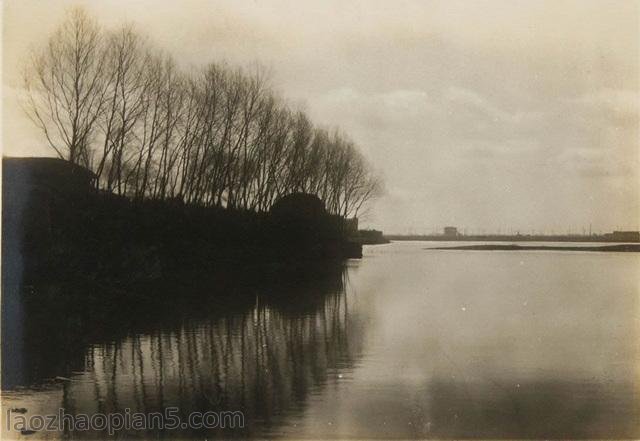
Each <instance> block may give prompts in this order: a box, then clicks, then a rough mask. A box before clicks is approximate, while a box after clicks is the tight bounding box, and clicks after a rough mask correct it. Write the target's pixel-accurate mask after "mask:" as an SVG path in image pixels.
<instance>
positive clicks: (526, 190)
mask: <svg viewBox="0 0 640 441" xmlns="http://www.w3.org/2000/svg"><path fill="white" fill-rule="evenodd" d="M73 5H84V6H86V8H87V10H88V11H89V12H90V13H91V14H93V15H94V16H95V17H96V18H98V19H99V21H100V22H101V23H102V24H103V25H104V26H105V27H107V28H109V27H115V26H117V25H118V24H121V23H123V22H133V23H135V24H137V26H138V28H139V29H140V30H142V31H143V32H144V33H146V34H147V35H148V36H149V38H150V39H151V40H153V41H155V42H156V43H157V44H158V45H159V46H161V47H163V48H165V49H167V50H168V51H170V52H171V53H172V54H173V55H174V56H175V57H176V58H177V59H178V60H179V61H180V62H181V63H182V64H184V65H185V66H189V65H200V64H204V63H207V62H209V61H220V60H226V61H228V62H229V63H232V64H240V65H248V64H251V63H254V62H259V63H260V64H262V65H264V66H267V67H268V68H269V70H270V71H271V77H272V83H273V85H274V87H275V88H276V89H277V90H279V91H280V92H281V93H282V94H283V95H284V96H286V97H287V98H288V100H289V101H290V102H291V103H292V105H293V106H294V107H299V108H303V109H305V110H306V111H307V112H308V113H309V115H310V116H311V117H312V119H313V120H314V122H316V123H317V124H319V125H326V126H334V125H335V126H339V127H341V128H342V129H343V130H344V131H345V132H346V133H347V134H349V135H350V136H351V137H352V138H353V139H354V140H355V141H356V142H357V143H358V144H359V146H360V148H361V149H362V151H363V152H364V154H365V155H366V156H367V157H368V158H369V160H370V162H371V163H372V164H373V166H374V167H375V168H376V169H378V170H379V171H380V173H381V174H382V175H383V176H384V180H385V186H386V192H385V195H384V196H383V197H382V198H381V199H380V200H379V201H378V202H377V203H376V204H375V206H374V207H373V209H372V210H371V213H370V214H369V216H368V217H367V218H366V219H365V220H363V222H362V224H364V225H365V226H371V227H375V228H382V229H383V230H385V232H388V233H406V232H408V231H410V230H411V231H413V232H417V233H421V232H431V231H432V230H433V229H435V228H441V227H443V226H444V225H455V226H458V227H459V228H461V229H462V228H466V230H467V232H481V231H485V232H498V231H501V232H506V231H508V230H511V229H512V230H513V231H517V230H519V231H521V232H531V231H532V230H535V231H536V232H541V231H546V232H548V233H550V232H552V231H554V232H562V233H566V232H567V231H569V230H570V229H571V231H573V232H582V231H583V228H584V229H587V230H588V228H589V225H590V224H592V228H593V231H597V230H611V229H614V228H621V229H622V228H624V229H638V228H639V227H640V225H639V224H640V132H639V107H640V106H639V101H640V69H639V68H640V62H639V57H640V31H639V23H640V2H636V1H597V2H591V1H586V0H580V1H559V0H552V1H515V0H513V1H486V2H485V1H474V2H471V1H467V2H455V1H449V0H443V1H398V0H394V1H391V0H389V1H364V0H361V1H327V0H313V1H296V0H290V1H267V0H265V1H238V0H236V1H232V0H229V1H195V0H191V1H189V0H187V1H184V0H181V1H178V0H174V1H169V0H166V1H159V0H144V1H142V0H137V1H136V0H128V1H124V0H122V1H105V0H100V1H97V0H96V1H51V0H50V1H44V0H43V1H34V0H8V1H4V2H3V20H2V22H3V56H2V61H3V70H2V72H3V81H2V83H3V119H2V120H3V133H2V139H3V151H4V154H5V155H51V151H50V150H49V149H48V148H47V146H46V144H45V142H44V140H43V138H42V137H41V136H40V134H39V133H37V132H35V131H34V129H33V128H32V127H31V123H30V122H29V121H28V120H27V119H26V118H25V117H24V116H23V114H22V111H21V110H20V107H19V99H18V97H19V95H20V70H21V68H22V67H21V66H22V63H23V61H24V59H25V55H26V53H27V52H28V49H29V47H30V46H34V45H36V46H37V45H38V44H42V42H44V41H45V40H46V38H47V36H48V34H49V33H50V32H51V31H52V30H53V29H54V28H55V26H56V25H57V24H59V23H60V21H61V20H62V17H63V15H64V12H65V9H66V8H67V7H69V6H73Z"/></svg>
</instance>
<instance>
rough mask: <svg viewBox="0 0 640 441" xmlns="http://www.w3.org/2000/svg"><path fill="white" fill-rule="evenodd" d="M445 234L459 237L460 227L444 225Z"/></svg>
mask: <svg viewBox="0 0 640 441" xmlns="http://www.w3.org/2000/svg"><path fill="white" fill-rule="evenodd" d="M444 235H445V236H447V237H457V236H458V228H457V227H444Z"/></svg>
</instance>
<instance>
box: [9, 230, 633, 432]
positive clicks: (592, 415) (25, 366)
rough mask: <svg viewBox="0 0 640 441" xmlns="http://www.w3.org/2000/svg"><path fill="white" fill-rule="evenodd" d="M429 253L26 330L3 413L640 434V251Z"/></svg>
mask: <svg viewBox="0 0 640 441" xmlns="http://www.w3.org/2000/svg"><path fill="white" fill-rule="evenodd" d="M430 246H434V244H425V243H393V244H390V245H384V246H377V247H368V248H367V249H366V250H365V258H364V259H363V260H362V261H353V262H349V263H348V264H347V265H346V267H345V268H344V269H341V268H337V269H330V270H323V271H321V275H319V276H317V277H316V276H315V271H316V270H312V269H309V271H307V272H305V274H308V273H309V272H310V273H312V274H314V276H312V277H310V278H309V277H299V275H297V276H295V277H294V276H291V275H290V274H288V273H287V274H285V275H278V277H275V278H274V279H273V280H271V281H270V282H263V283H262V285H260V286H258V287H256V286H251V285H244V284H243V285H242V288H237V287H235V288H229V289H227V290H226V291H231V296H232V298H233V300H225V301H220V300H211V299H210V300H208V301H203V302H201V303H197V304H195V305H194V306H193V307H183V308H180V309H179V311H178V310H176V312H175V314H173V313H172V312H171V311H169V315H168V316H167V315H166V314H165V315H163V314H160V315H158V317H157V318H156V319H155V320H154V319H153V318H148V319H146V318H141V319H139V320H138V321H136V322H133V323H129V324H128V325H127V328H126V329H117V330H116V329H107V330H103V331H101V332H100V333H99V334H98V335H97V336H96V337H92V338H93V340H94V341H92V342H90V343H89V344H77V345H76V344H74V345H71V347H70V348H65V349H63V348H56V350H53V351H52V350H46V349H44V348H43V347H42V344H41V343H40V346H39V344H38V342H41V341H42V339H41V338H40V336H41V335H40V334H38V333H37V331H28V330H27V331H22V333H23V334H24V336H22V337H21V338H17V339H16V342H18V341H20V343H19V344H17V345H16V347H19V348H20V350H19V351H15V352H14V353H13V355H12V366H16V367H15V369H14V371H13V372H10V374H12V376H10V379H11V381H10V382H9V381H8V380H6V378H8V377H5V389H9V390H7V391H5V392H4V393H3V395H4V397H3V398H4V403H3V406H4V408H5V411H6V409H7V408H8V407H25V408H27V409H28V414H33V413H52V412H56V411H57V409H58V408H59V407H64V408H66V409H67V412H69V413H88V414H91V413H94V412H123V411H124V409H125V408H129V409H131V412H150V411H157V410H159V409H162V408H165V407H170V406H177V407H179V408H180V409H181V411H182V412H183V413H184V414H186V413H189V412H191V411H194V410H199V411H207V410H242V411H243V412H245V415H246V425H247V427H246V428H245V429H244V430H241V431H237V430H236V431H204V432H203V431H188V430H187V431H181V432H172V433H170V434H166V433H165V434H164V435H165V437H168V438H171V439H174V438H196V437H197V438H203V437H205V436H209V437H211V436H225V437H234V436H238V437H251V436H255V437H288V438H471V437H475V438H482V437H484V438H612V437H613V438H621V437H628V438H637V437H639V436H640V424H639V422H640V388H639V380H640V376H639V367H640V345H639V344H638V343H639V341H640V340H639V331H640V302H639V294H640V277H638V276H639V271H640V256H639V255H638V254H633V253H592V252H548V251H532V252H512V251H436V250H425V248H427V247H430ZM288 277H292V278H293V280H284V279H286V278H288ZM206 289H209V291H211V292H212V293H213V292H216V290H215V289H214V288H211V287H208V288H205V290H206ZM227 294H229V292H228V293H227ZM212 296H213V294H212ZM219 297H220V295H218V297H217V298H219ZM174 315H175V317H172V318H168V317H171V316H174ZM58 319H61V318H58ZM62 319H63V318H62ZM34 336H37V337H38V338H36V337H34ZM65 338H66V337H65ZM55 342H56V343H55V344H59V342H60V339H56V340H55ZM55 344H54V346H55ZM49 346H51V345H49ZM38 351H39V352H38ZM3 355H4V356H5V357H6V354H3ZM5 374H6V373H5ZM57 375H61V376H68V377H69V378H70V380H71V381H62V382H51V381H48V380H47V379H48V378H52V377H55V376H57ZM7 385H8V386H7ZM3 423H4V421H3ZM3 430H5V429H4V428H3ZM4 435H7V434H6V432H5V433H4ZM52 435H56V436H61V435H60V434H49V435H48V436H52ZM70 435H71V436H72V437H75V438H96V437H102V436H104V437H106V436H107V435H106V434H101V433H83V432H76V433H73V434H70ZM146 435H147V436H152V435H154V434H152V433H149V434H146ZM156 435H157V434H156ZM34 436H35V437H37V436H38V434H36V435H32V436H31V437H32V438H33V437H34ZM120 436H121V437H123V436H137V434H133V433H126V434H121V435H120Z"/></svg>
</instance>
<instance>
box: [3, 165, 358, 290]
mask: <svg viewBox="0 0 640 441" xmlns="http://www.w3.org/2000/svg"><path fill="white" fill-rule="evenodd" d="M33 159H45V158H31V161H28V162H27V163H26V165H27V166H24V165H25V162H24V161H20V160H18V159H17V158H15V159H12V160H8V159H7V158H5V159H4V161H3V163H4V167H3V170H4V172H3V217H2V257H3V278H4V280H5V281H6V276H7V275H10V276H11V278H12V279H14V280H21V281H23V282H27V283H35V282H38V281H40V280H51V279H52V278H55V280H64V279H74V280H75V279H77V278H78V277H82V278H84V279H87V280H95V281H101V282H105V281H106V282H114V283H124V284H127V283H130V282H134V281H138V280H150V279H158V278H160V277H164V276H167V275H171V274H172V273H174V272H176V271H185V270H186V271H209V270H215V269H217V268H220V267H223V266H226V265H230V264H236V265H255V264H260V263H267V262H268V263H270V264H274V263H275V264H277V263H287V264H291V262H303V261H305V262H306V261H313V260H340V259H343V258H347V257H360V256H361V247H360V245H359V244H355V243H352V242H349V241H348V240H347V239H346V233H345V231H344V230H345V229H344V225H343V224H344V221H343V219H342V218H340V217H339V216H332V215H329V214H327V213H326V211H325V210H324V205H323V204H322V202H321V201H320V200H319V199H317V198H315V196H311V195H291V196H290V197H287V198H283V200H282V203H281V204H280V205H279V209H278V210H276V211H273V210H272V212H271V213H256V212H253V211H247V210H233V209H227V208H216V207H202V206H195V205H188V204H185V203H183V202H182V201H181V200H173V201H152V200H131V199H128V198H125V197H120V196H116V195H114V194H111V193H104V192H98V191H96V190H94V189H93V188H92V187H91V185H89V184H88V183H87V180H86V179H85V177H86V171H85V170H84V169H82V168H81V167H78V166H73V165H70V164H68V163H66V162H64V161H60V162H55V161H57V160H47V161H33ZM11 161H13V162H11ZM314 198H315V199H314ZM314 204H315V205H314Z"/></svg>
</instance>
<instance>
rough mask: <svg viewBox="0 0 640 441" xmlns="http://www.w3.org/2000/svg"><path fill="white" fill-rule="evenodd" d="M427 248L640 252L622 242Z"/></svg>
mask: <svg viewBox="0 0 640 441" xmlns="http://www.w3.org/2000/svg"><path fill="white" fill-rule="evenodd" d="M425 249H426V250H477V251H529V250H548V251H600V252H617V253H625V252H626V253H629V252H631V253H632V252H640V245H637V244H622V245H603V246H597V247H569V246H567V247H565V246H559V247H552V246H544V245H531V246H529V245H465V246H460V247H435V248H425Z"/></svg>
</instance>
